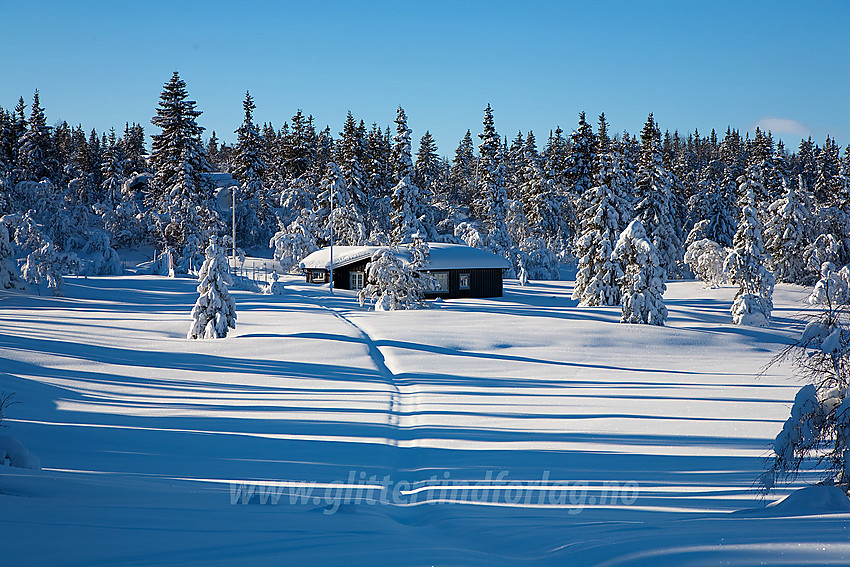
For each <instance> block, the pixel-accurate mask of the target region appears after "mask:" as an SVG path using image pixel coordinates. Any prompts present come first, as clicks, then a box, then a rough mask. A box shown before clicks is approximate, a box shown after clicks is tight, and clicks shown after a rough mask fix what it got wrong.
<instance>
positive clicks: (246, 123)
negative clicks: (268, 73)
mask: <svg viewBox="0 0 850 567" xmlns="http://www.w3.org/2000/svg"><path fill="white" fill-rule="evenodd" d="M242 108H243V110H244V112H245V116H244V119H243V121H242V124H241V125H240V126H239V128H237V129H236V132H235V133H236V135H237V141H236V147H235V148H234V150H235V151H234V154H233V162H232V165H231V167H232V170H231V173H232V174H233V178H234V179H235V180H236V181H238V182H239V188H240V193H241V195H240V199H241V201H242V204H243V205H244V208H245V213H244V214H243V215H241V217H242V222H241V223H239V224H238V225H237V227H236V229H237V235H236V239H237V242H242V243H243V244H242V246H246V245H247V246H251V245H253V244H254V243H256V242H257V241H259V240H261V239H262V238H263V237H267V235H268V232H269V224H270V221H271V220H272V219H273V217H274V215H273V213H272V210H271V205H272V203H271V202H270V197H269V193H268V191H266V189H265V187H264V186H263V178H264V177H265V173H266V164H265V162H264V161H263V157H262V152H263V141H262V138H261V137H260V131H259V129H258V128H257V126H256V124H254V110H255V109H256V108H257V105H256V104H254V99H253V98H252V97H251V93H250V92H246V93H245V100H244V101H243V102H242Z"/></svg>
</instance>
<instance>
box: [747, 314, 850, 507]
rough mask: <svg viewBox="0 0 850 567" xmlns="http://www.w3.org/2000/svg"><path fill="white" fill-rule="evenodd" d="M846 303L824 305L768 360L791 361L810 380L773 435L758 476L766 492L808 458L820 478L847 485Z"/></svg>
mask: <svg viewBox="0 0 850 567" xmlns="http://www.w3.org/2000/svg"><path fill="white" fill-rule="evenodd" d="M848 315H849V313H848V308H847V304H846V303H842V304H835V303H827V304H826V307H825V308H824V310H823V311H821V312H820V313H819V314H818V315H817V316H816V317H815V318H814V319H813V320H812V321H810V322H809V324H808V325H806V328H805V329H804V330H803V334H802V336H801V337H800V339H799V340H797V341H796V342H795V343H793V344H791V345H790V346H788V347H787V348H786V349H785V350H783V351H782V352H781V353H780V354H779V355H778V356H777V357H776V358H774V359H773V361H771V363H770V364H769V365H768V368H769V367H770V366H772V365H773V364H777V363H781V362H783V361H785V360H789V359H790V360H791V361H792V362H793V363H794V365H795V366H796V368H797V374H798V375H800V376H802V377H803V378H805V379H806V380H807V381H808V382H809V384H806V385H805V386H803V387H802V388H801V389H800V391H799V392H798V393H797V395H796V397H795V398H794V405H793V407H792V408H791V416H790V417H789V418H788V419H787V421H786V422H785V424H784V425H783V427H782V430H781V431H780V432H779V434H778V435H777V436H776V440H775V442H774V446H773V452H774V457H773V458H772V460H771V463H770V468H769V469H768V470H767V471H766V472H765V473H764V474H762V476H761V477H760V478H759V481H760V484H761V486H762V488H763V489H764V490H765V491H769V490H771V489H773V487H774V486H775V485H776V483H777V482H779V481H782V480H784V479H786V478H793V477H794V476H796V474H797V473H798V472H799V471H800V469H801V468H802V467H803V466H804V464H805V463H806V462H807V461H808V460H810V459H811V460H814V461H815V462H816V463H817V464H818V465H819V466H821V467H822V468H823V472H824V481H826V482H830V483H836V484H838V485H840V486H841V487H842V488H843V489H844V491H845V492H847V490H848V486H850V395H848V394H850V391H848V386H850V325H848V322H850V316H848Z"/></svg>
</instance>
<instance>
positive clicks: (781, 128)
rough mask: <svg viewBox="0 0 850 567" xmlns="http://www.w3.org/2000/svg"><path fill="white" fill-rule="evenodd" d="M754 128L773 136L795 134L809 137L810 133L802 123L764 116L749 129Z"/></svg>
mask: <svg viewBox="0 0 850 567" xmlns="http://www.w3.org/2000/svg"><path fill="white" fill-rule="evenodd" d="M756 127H759V128H761V129H762V130H765V131H770V132H773V133H774V134H795V135H797V136H804V137H805V136H811V135H812V131H811V130H810V129H809V128H808V127H807V126H806V125H805V124H803V123H802V122H797V121H796V120H791V119H790V118H777V117H775V116H765V117H764V118H762V119H761V120H759V121H758V122H756V123H755V124H753V125H752V127H751V129H753V130H754V129H755V128H756Z"/></svg>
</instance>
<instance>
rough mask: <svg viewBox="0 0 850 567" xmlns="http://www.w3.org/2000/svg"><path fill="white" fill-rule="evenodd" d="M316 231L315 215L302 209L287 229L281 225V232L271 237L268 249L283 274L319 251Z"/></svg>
mask: <svg viewBox="0 0 850 567" xmlns="http://www.w3.org/2000/svg"><path fill="white" fill-rule="evenodd" d="M317 231H318V223H317V222H316V215H315V213H314V212H313V211H311V210H308V209H303V210H302V211H301V214H300V215H299V216H298V217H296V219H295V220H294V221H292V223H290V225H289V226H288V227H284V226H282V225H281V230H279V231H278V232H277V233H276V234H275V235H274V236H272V237H271V239H270V240H269V248H272V249H273V250H274V259H275V260H277V261H278V262H280V266H281V268H283V270H284V271H285V272H289V271H292V270H293V269H294V268H296V267H297V266H298V263H299V262H300V261H301V260H302V259H303V258H304V257H306V256H307V255H308V254H311V253H313V252H315V251H316V250H318V249H319V246H318V245H317V244H316V232H317Z"/></svg>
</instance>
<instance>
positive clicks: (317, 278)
mask: <svg viewBox="0 0 850 567" xmlns="http://www.w3.org/2000/svg"><path fill="white" fill-rule="evenodd" d="M313 281H314V282H324V281H327V272H324V271H321V272H313Z"/></svg>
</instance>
